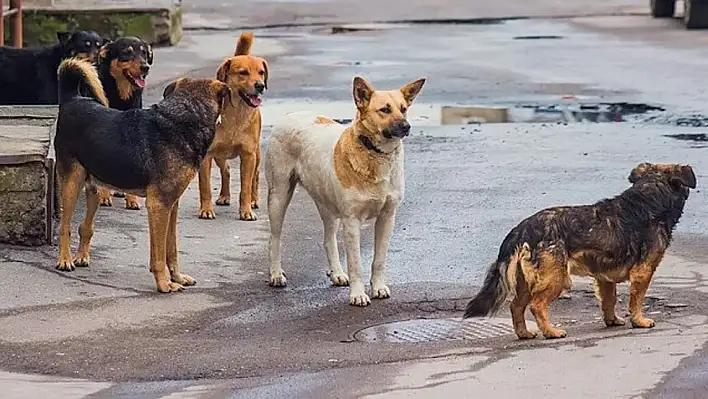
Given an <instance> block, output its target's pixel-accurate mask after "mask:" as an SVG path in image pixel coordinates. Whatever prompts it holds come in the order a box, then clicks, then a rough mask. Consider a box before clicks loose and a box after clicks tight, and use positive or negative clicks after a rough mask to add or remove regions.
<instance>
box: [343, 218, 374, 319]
mask: <svg viewBox="0 0 708 399" xmlns="http://www.w3.org/2000/svg"><path fill="white" fill-rule="evenodd" d="M343 226H344V251H345V252H346V253H347V273H348V274H349V304H350V305H355V306H367V305H368V304H370V303H371V300H370V299H369V296H368V295H366V292H364V282H363V281H361V259H360V236H361V222H360V221H359V220H358V219H353V218H348V219H344V220H343Z"/></svg>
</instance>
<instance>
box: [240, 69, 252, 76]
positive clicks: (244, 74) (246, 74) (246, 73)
mask: <svg viewBox="0 0 708 399" xmlns="http://www.w3.org/2000/svg"><path fill="white" fill-rule="evenodd" d="M238 73H239V75H241V76H248V75H250V73H249V72H248V71H247V70H245V69H244V70H243V71H238Z"/></svg>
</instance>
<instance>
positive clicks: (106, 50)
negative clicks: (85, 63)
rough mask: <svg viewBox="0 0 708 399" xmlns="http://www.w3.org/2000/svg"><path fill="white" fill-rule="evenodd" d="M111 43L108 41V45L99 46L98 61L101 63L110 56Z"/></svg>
mask: <svg viewBox="0 0 708 399" xmlns="http://www.w3.org/2000/svg"><path fill="white" fill-rule="evenodd" d="M111 43H112V42H110V41H109V42H108V43H106V44H104V45H103V46H101V48H100V49H99V50H98V60H99V61H103V60H105V59H106V58H108V57H109V55H110V54H111V48H110V46H111Z"/></svg>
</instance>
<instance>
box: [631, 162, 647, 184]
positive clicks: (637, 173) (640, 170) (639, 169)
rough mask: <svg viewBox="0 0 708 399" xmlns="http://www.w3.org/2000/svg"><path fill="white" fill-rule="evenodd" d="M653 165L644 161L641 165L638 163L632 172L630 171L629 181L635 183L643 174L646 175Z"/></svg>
mask: <svg viewBox="0 0 708 399" xmlns="http://www.w3.org/2000/svg"><path fill="white" fill-rule="evenodd" d="M651 168H652V165H651V164H650V163H649V162H642V163H640V164H639V165H637V166H636V167H635V168H634V169H632V171H631V172H629V177H628V178H627V179H629V182H630V183H632V184H634V183H636V182H638V181H639V179H641V177H642V176H644V174H645V173H647V171H649V170H651Z"/></svg>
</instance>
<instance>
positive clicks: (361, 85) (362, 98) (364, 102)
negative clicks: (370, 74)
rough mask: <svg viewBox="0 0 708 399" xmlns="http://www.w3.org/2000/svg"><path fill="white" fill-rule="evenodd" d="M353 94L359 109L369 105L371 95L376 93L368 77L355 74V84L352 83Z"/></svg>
mask: <svg viewBox="0 0 708 399" xmlns="http://www.w3.org/2000/svg"><path fill="white" fill-rule="evenodd" d="M352 86H353V87H352V88H353V90H352V95H353V96H354V104H355V105H356V107H357V108H358V109H365V108H367V107H368V106H369V102H370V101H371V96H372V95H373V94H374V88H373V87H371V85H370V84H369V82H367V81H366V79H364V78H362V77H359V76H355V77H354V84H353V85H352Z"/></svg>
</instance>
